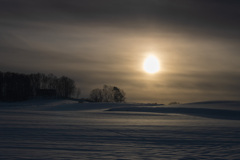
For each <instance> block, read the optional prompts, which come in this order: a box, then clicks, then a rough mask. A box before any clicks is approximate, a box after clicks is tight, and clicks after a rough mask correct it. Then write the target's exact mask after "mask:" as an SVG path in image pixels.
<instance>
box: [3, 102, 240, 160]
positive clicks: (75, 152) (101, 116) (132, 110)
mask: <svg viewBox="0 0 240 160" xmlns="http://www.w3.org/2000/svg"><path fill="white" fill-rule="evenodd" d="M0 159H4V160H8V159H11V160H12V159H20V160H21V159H22V160H25V159H26V160H28V159H39V160H40V159H41V160H42V159H44V160H50V159H51V160H52V159H55V160H61V159H64V160H66V159H76V160H77V159H91V160H92V159H98V160H101V159H118V160H123V159H124V160H127V159H131V160H138V159H147V160H148V159H149V160H151V159H166V160H170V159H171V160H175V159H176V160H199V159H209V160H223V159H227V160H239V159H240V102H231V101H225V102H221V101H216V102H203V103H192V104H184V105H171V106H161V105H158V106H157V105H150V104H114V103H110V104H106V103H100V104H98V103H77V102H75V101H70V100H41V101H37V100H33V101H27V102H21V103H0Z"/></svg>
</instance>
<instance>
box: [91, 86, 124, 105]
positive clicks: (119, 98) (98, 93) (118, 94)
mask: <svg viewBox="0 0 240 160" xmlns="http://www.w3.org/2000/svg"><path fill="white" fill-rule="evenodd" d="M89 98H90V100H91V101H93V102H124V101H125V99H126V97H125V92H124V91H123V90H121V89H119V88H118V87H115V86H108V85H104V86H103V89H99V88H96V89H93V90H92V91H91V93H90V96H89Z"/></svg>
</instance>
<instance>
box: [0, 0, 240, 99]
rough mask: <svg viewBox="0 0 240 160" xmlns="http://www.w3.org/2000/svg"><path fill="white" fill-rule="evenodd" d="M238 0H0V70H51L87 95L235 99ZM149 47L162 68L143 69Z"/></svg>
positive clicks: (239, 53)
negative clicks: (116, 90)
mask: <svg viewBox="0 0 240 160" xmlns="http://www.w3.org/2000/svg"><path fill="white" fill-rule="evenodd" d="M239 8H240V1H239V0H181V1H180V0H0V57H1V58H0V70H1V71H12V72H21V73H35V72H42V73H46V74H48V73H53V74H55V75H57V76H61V75H66V76H68V77H70V78H72V79H74V80H75V81H76V83H77V84H78V85H79V87H80V88H81V89H82V96H83V97H87V96H88V94H89V92H90V91H91V89H93V88H96V87H98V88H100V87H102V85H103V84H109V85H116V86H118V87H120V88H121V89H123V90H125V92H126V94H127V101H129V102H159V103H169V102H171V101H179V102H192V101H203V100H240V70H239V69H240V9H239ZM149 54H154V55H155V56H156V57H158V58H159V61H160V64H161V70H160V72H158V73H157V74H154V75H150V74H147V73H146V72H144V71H143V69H142V64H143V61H144V59H145V58H146V57H147V56H148V55H149Z"/></svg>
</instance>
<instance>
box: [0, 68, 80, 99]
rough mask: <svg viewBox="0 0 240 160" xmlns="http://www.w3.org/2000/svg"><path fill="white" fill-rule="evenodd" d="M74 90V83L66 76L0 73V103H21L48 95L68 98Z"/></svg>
mask: <svg viewBox="0 0 240 160" xmlns="http://www.w3.org/2000/svg"><path fill="white" fill-rule="evenodd" d="M75 89H76V86H75V82H74V81H73V80H72V79H70V78H68V77H66V76H62V77H57V76H55V75H53V74H48V75H46V74H43V73H35V74H19V73H13V72H1V71H0V101H21V100H27V99H30V98H34V97H37V96H39V95H41V94H42V95H44V94H49V93H50V94H51V95H52V96H53V95H54V96H56V97H63V98H68V97H70V96H71V95H72V94H73V93H74V91H75Z"/></svg>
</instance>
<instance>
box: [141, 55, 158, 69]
mask: <svg viewBox="0 0 240 160" xmlns="http://www.w3.org/2000/svg"><path fill="white" fill-rule="evenodd" d="M143 69H144V71H146V72H147V73H150V74H154V73H157V72H158V71H159V70H160V65H159V61H158V58H157V57H155V56H153V55H151V56H148V57H147V58H146V59H145V60H144V63H143Z"/></svg>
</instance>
